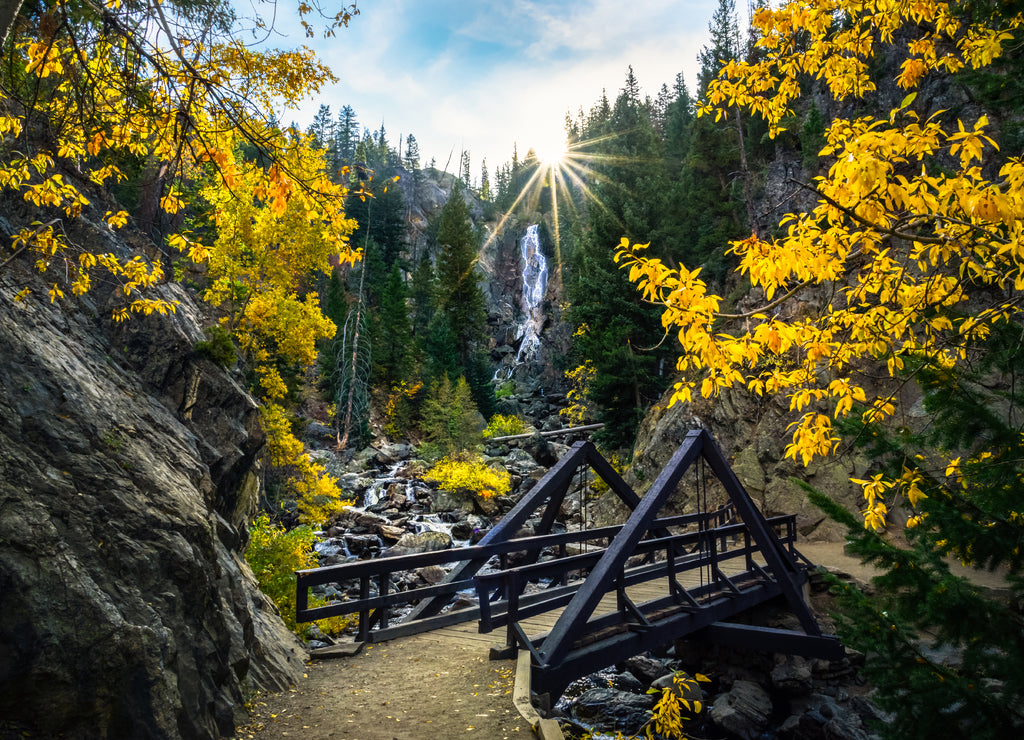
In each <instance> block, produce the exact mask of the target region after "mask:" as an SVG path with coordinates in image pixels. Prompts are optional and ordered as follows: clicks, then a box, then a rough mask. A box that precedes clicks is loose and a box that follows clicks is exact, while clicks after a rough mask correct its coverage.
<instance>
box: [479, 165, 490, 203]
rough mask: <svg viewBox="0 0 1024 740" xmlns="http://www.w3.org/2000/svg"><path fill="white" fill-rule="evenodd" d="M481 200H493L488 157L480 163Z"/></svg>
mask: <svg viewBox="0 0 1024 740" xmlns="http://www.w3.org/2000/svg"><path fill="white" fill-rule="evenodd" d="M480 199H481V200H490V199H491V177H490V175H489V174H488V172H487V157H484V158H483V159H482V160H481V161H480Z"/></svg>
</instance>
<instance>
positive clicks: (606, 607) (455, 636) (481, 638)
mask: <svg viewBox="0 0 1024 740" xmlns="http://www.w3.org/2000/svg"><path fill="white" fill-rule="evenodd" d="M754 562H755V563H757V564H758V565H762V566H763V565H764V559H763V558H760V557H755V558H754ZM722 570H723V572H724V573H725V574H726V575H729V576H731V575H736V574H738V573H742V572H743V570H744V568H743V563H742V561H739V560H734V561H727V562H726V563H723V568H722ZM676 580H677V581H678V582H679V585H680V586H683V587H684V588H687V589H690V588H695V587H697V586H700V585H702V581H701V577H700V574H699V573H698V572H696V571H685V572H683V573H679V574H678V575H677V576H676ZM704 582H707V576H706V574H705V581H704ZM626 595H627V596H629V598H630V599H631V600H632V601H633V602H634V603H637V604H639V603H643V602H645V601H650V600H652V599H657V598H661V597H662V596H667V595H668V582H667V580H665V579H659V580H655V581H646V582H644V583H638V584H636V585H634V586H629V587H628V588H627V589H626ZM563 611H564V608H562V609H552V610H551V611H548V612H545V613H543V614H539V615H537V616H535V617H529V618H528V619H524V620H521V621H520V622H519V624H520V625H521V626H522V628H523V631H524V632H525V633H526V634H527V635H529V636H530V637H537V636H539V635H543V634H546V633H548V632H550V631H551V628H552V627H554V625H555V622H557V621H558V617H559V616H561V614H562V612H563ZM615 611H617V605H616V597H615V593H614V592H612V593H609V594H607V595H606V596H605V597H604V598H603V599H601V603H600V605H599V606H598V608H597V609H596V610H595V612H594V616H595V617H599V616H601V615H604V614H609V613H612V612H615ZM431 634H432V635H434V636H435V637H437V638H439V639H442V640H447V641H450V642H451V643H452V644H459V645H465V644H467V643H476V644H480V645H486V646H488V647H503V646H504V644H505V630H504V629H503V628H502V629H496V630H494V631H493V632H489V633H481V632H480V631H479V630H478V629H477V622H476V620H472V621H469V622H462V623H461V624H455V625H450V626H448V627H441V628H439V629H435V630H433V631H432V632H431Z"/></svg>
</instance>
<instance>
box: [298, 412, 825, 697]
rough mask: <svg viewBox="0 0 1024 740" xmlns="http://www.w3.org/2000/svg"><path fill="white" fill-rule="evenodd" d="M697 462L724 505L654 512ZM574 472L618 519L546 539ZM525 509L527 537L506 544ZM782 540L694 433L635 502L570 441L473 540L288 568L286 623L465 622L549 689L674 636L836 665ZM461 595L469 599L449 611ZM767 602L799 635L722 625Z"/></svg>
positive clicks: (607, 468)
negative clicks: (401, 584)
mask: <svg viewBox="0 0 1024 740" xmlns="http://www.w3.org/2000/svg"><path fill="white" fill-rule="evenodd" d="M698 462H700V466H701V468H704V469H706V468H710V471H711V473H712V474H713V475H714V477H715V478H716V479H717V481H718V482H719V483H720V484H721V489H723V490H724V494H725V501H724V503H722V504H721V505H719V506H718V507H716V508H714V509H713V510H710V511H698V512H696V513H693V514H687V515H683V516H670V517H660V518H659V517H658V513H659V512H660V510H661V509H662V508H663V507H664V506H665V504H666V502H667V501H668V500H669V497H670V496H671V495H672V493H673V492H674V491H675V490H676V488H677V486H678V485H679V483H680V481H681V480H682V478H683V476H684V474H686V472H687V471H688V470H690V469H691V468H692V467H693V466H694V464H695V463H698ZM705 466H706V468H705ZM588 468H589V469H591V470H593V472H594V473H595V474H596V475H597V476H598V477H600V478H601V479H602V480H604V481H605V483H607V484H608V486H609V488H610V489H611V490H612V491H613V492H614V493H615V494H616V495H617V496H618V498H619V499H620V500H621V501H622V502H623V503H624V504H625V505H626V506H627V507H628V508H629V510H630V511H631V513H630V515H629V516H628V518H627V519H626V521H625V523H623V524H622V525H617V526H612V527H602V528H597V529H591V530H583V531H578V532H555V531H553V530H554V526H555V523H556V520H557V518H558V516H559V512H560V510H561V507H562V504H563V502H564V500H565V498H566V496H567V494H568V492H569V490H570V487H571V485H572V483H573V481H574V479H575V477H576V476H577V474H580V475H584V474H585V473H586V471H587V469H588ZM704 485H705V486H706V481H705V483H704ZM705 490H706V488H705ZM538 514H539V516H540V522H539V524H538V525H537V526H535V527H534V532H533V534H531V535H530V536H526V537H519V536H517V535H518V534H519V533H520V530H521V528H522V527H523V525H524V523H526V521H527V520H528V519H530V518H531V517H535V516H537V515H538ZM795 539H796V533H795V517H794V516H792V515H790V516H779V517H773V518H771V519H765V518H764V517H763V516H762V515H761V513H760V512H759V511H758V510H757V508H756V507H755V506H754V504H753V502H752V501H751V499H750V497H749V495H748V494H747V493H746V491H745V490H744V489H743V487H742V485H740V483H739V481H738V480H737V479H736V476H735V475H734V474H733V472H732V470H731V469H730V468H729V466H728V465H727V463H726V461H725V459H724V458H723V456H722V453H721V451H720V450H719V448H718V446H717V445H716V444H715V443H714V441H713V440H712V439H711V437H710V436H709V435H708V434H707V432H703V431H694V432H690V433H689V434H688V435H687V437H686V439H685V440H684V442H683V444H682V445H681V446H680V447H679V449H678V450H677V451H676V453H675V454H674V455H673V457H672V459H671V460H670V461H669V464H668V465H667V466H666V467H665V469H664V470H663V471H662V472H661V474H660V475H659V476H658V478H657V479H656V480H655V482H654V483H653V484H652V486H651V488H650V489H649V490H648V491H647V493H646V494H645V495H644V497H643V498H640V497H639V496H637V495H636V493H635V492H634V491H633V490H632V488H630V487H629V486H628V485H627V484H626V483H625V481H623V480H622V478H621V477H620V476H619V475H618V473H616V472H615V470H614V469H613V468H612V467H611V465H609V464H608V462H607V461H606V460H604V458H603V457H601V455H600V454H599V453H598V452H597V450H596V449H595V448H594V446H593V445H592V444H591V443H589V442H578V443H576V444H575V445H574V446H573V447H572V448H571V450H570V452H569V453H568V454H567V455H566V456H565V457H563V458H562V460H560V461H559V463H558V464H557V465H555V467H553V468H551V470H550V471H548V473H547V475H545V476H544V478H542V479H541V480H540V482H539V483H538V484H537V485H536V486H534V488H533V489H531V490H530V491H529V492H527V493H526V494H525V495H524V496H523V497H522V499H520V501H519V503H518V504H516V506H515V507H514V508H513V509H512V510H511V511H510V512H509V513H508V514H507V515H506V516H505V517H504V518H503V519H502V520H501V521H500V522H499V523H498V524H497V525H495V526H494V527H493V528H492V529H491V530H490V531H489V532H488V533H487V534H486V535H485V536H484V538H483V539H482V540H480V542H479V543H478V544H477V545H474V546H472V547H466V548H460V549H454V550H443V551H438V552H428V553H419V554H415V555H404V556H397V557H384V558H379V559H377V560H368V561H361V562H357V563H346V564H343V565H335V566H330V567H326V568H316V569H312V570H306V571H299V572H298V574H297V575H298V595H297V620H298V621H299V622H307V621H312V620H315V619H321V618H323V617H328V616H336V615H343V614H358V615H359V629H358V634H357V638H356V639H357V640H360V641H370V642H379V641H383V640H388V639H392V638H395V637H399V636H403V635H410V634H415V633H418V632H424V631H427V630H437V629H444V628H450V627H451V626H452V625H456V624H460V623H464V622H468V621H471V620H475V621H476V622H477V623H478V629H479V631H480V632H482V633H487V632H491V631H492V630H495V629H500V628H504V630H505V644H506V649H507V651H509V652H511V651H514V650H515V649H517V648H518V649H524V650H528V651H529V652H530V654H531V658H532V674H533V676H532V680H533V686H534V690H536V691H538V692H545V691H546V692H550V693H551V694H553V695H558V694H560V693H561V692H562V691H563V690H564V689H565V687H566V686H567V685H568V684H569V683H570V682H571V681H572V680H574V679H576V678H578V677H579V676H582V675H585V674H587V673H590V672H593V671H596V670H599V669H601V668H604V667H606V666H608V665H611V664H613V663H616V662H618V661H620V660H623V659H625V658H627V657H630V656H632V655H637V654H639V653H642V652H644V651H646V650H651V649H655V648H658V647H659V646H662V645H664V644H666V643H669V642H671V641H673V640H676V639H680V638H687V637H699V638H700V639H704V640H712V641H718V642H727V643H731V644H738V645H741V646H745V647H749V648H756V649H762V650H766V651H771V652H788V653H796V654H801V655H805V656H810V657H823V658H838V657H841V656H842V654H843V649H842V646H841V645H840V644H839V642H838V640H836V639H835V638H834V637H829V636H823V635H822V634H821V631H820V629H819V627H818V625H817V622H816V621H815V619H814V617H813V616H812V614H811V612H810V610H809V609H808V607H807V605H806V603H805V602H804V599H803V593H802V591H803V585H804V583H805V582H806V578H807V566H808V565H809V563H806V561H803V559H802V558H801V557H800V556H799V553H798V552H797V551H796V549H795V546H794V545H795ZM428 565H442V566H445V565H446V566H449V567H450V570H449V572H448V575H447V577H446V578H445V579H444V580H443V581H442V582H440V583H438V584H435V585H430V586H424V587H421V588H415V589H410V590H408V591H401V592H392V591H391V590H390V588H391V575H392V574H393V573H398V572H403V571H414V570H416V569H419V568H423V567H425V566H428ZM351 582H358V583H359V597H358V598H357V599H351V600H348V601H339V602H333V603H330V604H328V605H325V606H320V607H315V608H310V607H309V596H308V595H309V589H310V588H312V587H314V586H318V585H322V584H327V583H338V584H346V583H351ZM374 586H375V588H373V587H374ZM374 591H375V593H374ZM467 592H471V593H475V595H476V597H477V599H476V601H477V605H475V606H472V607H469V608H461V609H452V608H451V604H452V602H453V601H454V600H455V599H456V598H457V597H459V595H465V594H466V593H467ZM774 598H781V599H783V600H784V601H785V603H786V604H787V605H788V607H789V608H790V610H791V611H792V612H793V613H794V614H795V615H796V617H797V618H798V619H799V622H800V625H801V627H802V631H799V632H798V631H788V630H777V629H768V628H762V627H754V626H750V625H745V624H738V623H733V622H730V621H727V620H730V619H732V618H734V617H736V616H738V615H739V614H741V613H743V612H745V611H747V610H749V609H751V608H753V607H755V606H757V605H759V604H762V603H764V602H766V601H768V600H769V599H774ZM409 604H415V606H414V607H413V609H412V611H411V612H410V613H408V614H407V615H405V616H404V617H402V619H401V620H399V621H397V622H396V623H394V624H393V623H392V620H391V618H390V613H391V612H392V610H394V609H395V608H396V607H399V606H405V605H409ZM499 652H500V651H499Z"/></svg>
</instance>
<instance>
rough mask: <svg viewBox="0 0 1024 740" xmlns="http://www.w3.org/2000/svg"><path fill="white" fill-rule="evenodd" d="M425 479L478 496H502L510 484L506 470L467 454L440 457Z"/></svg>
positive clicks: (453, 489) (442, 486)
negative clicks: (491, 465) (497, 468)
mask: <svg viewBox="0 0 1024 740" xmlns="http://www.w3.org/2000/svg"><path fill="white" fill-rule="evenodd" d="M426 479H427V480H429V481H434V482H436V483H437V484H438V485H440V486H441V488H444V489H447V490H449V491H472V492H473V493H475V494H476V495H477V496H479V497H480V498H492V497H494V496H503V495H505V494H506V493H508V491H509V488H510V486H511V479H510V477H509V474H508V473H507V472H505V471H503V470H495V469H494V468H490V467H488V466H487V464H486V463H485V462H484V461H483V458H480V457H475V456H469V455H465V456H461V457H458V458H452V457H444V458H442V459H441V460H440V461H439V462H438V463H437V464H436V465H434V467H432V468H431V469H430V472H429V473H427V475H426Z"/></svg>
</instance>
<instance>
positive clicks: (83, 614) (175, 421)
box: [0, 211, 304, 738]
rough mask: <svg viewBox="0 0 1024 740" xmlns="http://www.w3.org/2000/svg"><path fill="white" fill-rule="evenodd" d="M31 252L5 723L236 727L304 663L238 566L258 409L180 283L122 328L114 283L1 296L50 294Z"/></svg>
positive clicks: (15, 386) (3, 585) (5, 399)
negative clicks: (208, 351)
mask: <svg viewBox="0 0 1024 740" xmlns="http://www.w3.org/2000/svg"><path fill="white" fill-rule="evenodd" d="M8 212H10V211H8ZM26 218H27V217H26ZM13 220H14V217H12V221H13ZM19 225H21V224H20V223H9V222H7V221H6V220H5V219H0V239H3V240H9V235H10V234H11V232H12V229H13V228H14V227H16V226H19ZM73 237H74V239H75V240H76V242H77V243H79V244H83V243H84V244H96V245H97V246H98V247H99V248H101V249H103V250H104V251H107V250H111V249H112V248H113V249H118V250H120V251H124V250H125V249H126V247H125V245H124V244H119V243H114V241H113V239H112V237H111V236H110V235H109V234H108V233H105V232H104V230H103V228H102V227H100V226H97V227H95V228H93V229H89V228H82V230H81V231H80V233H76V234H74V235H73ZM7 243H10V242H9V241H8V242H7ZM29 261H30V260H29V259H28V258H24V257H23V258H21V259H20V260H15V261H14V262H12V263H11V264H9V265H8V266H7V267H5V268H4V272H3V274H2V275H0V277H2V279H3V289H2V290H0V347H2V352H0V712H2V714H3V717H4V719H5V721H7V722H8V723H13V725H14V726H16V727H17V728H18V729H25V730H27V731H29V732H37V733H42V734H45V735H54V734H58V733H63V734H64V736H66V737H90V738H91V737H107V738H126V737H133V738H174V737H188V738H216V737H223V736H225V735H230V734H232V732H233V728H234V724H235V721H236V719H238V717H237V716H236V712H238V711H239V710H240V707H241V706H242V703H243V701H244V698H245V694H246V692H247V691H248V690H251V689H255V688H259V687H262V688H269V689H280V688H282V687H285V686H287V685H288V683H289V682H290V681H291V680H292V678H293V677H294V676H295V675H296V674H297V673H299V672H301V667H302V662H301V658H302V657H303V654H304V653H303V650H302V648H301V646H300V645H299V644H298V642H297V641H296V640H295V638H294V637H293V636H292V635H291V634H290V633H288V632H287V630H286V629H285V628H284V626H283V624H282V623H281V621H280V619H279V618H278V617H277V615H276V613H275V610H274V607H273V606H272V605H271V604H270V603H269V602H268V601H267V599H266V598H265V597H264V596H263V595H262V594H261V593H260V592H259V591H258V589H257V588H256V585H255V580H254V579H253V577H252V574H251V572H250V571H249V568H248V566H247V565H246V563H245V562H244V561H243V560H242V558H241V555H240V547H241V546H242V545H243V544H244V538H245V527H246V523H247V519H248V516H249V515H250V514H251V512H252V511H253V510H254V508H255V505H256V500H257V495H258V491H259V477H258V471H257V468H256V467H255V466H256V461H257V456H258V453H259V451H260V449H261V447H262V445H263V436H262V432H261V431H260V427H259V423H258V421H259V420H258V411H257V409H256V406H255V404H254V402H253V400H252V399H251V398H250V397H249V395H248V394H247V393H246V392H245V390H244V389H243V388H242V387H241V385H239V383H238V382H237V381H236V379H234V378H233V377H232V376H230V375H229V374H228V373H227V372H225V371H224V370H222V369H220V368H219V367H217V366H215V365H213V364H212V363H211V362H209V361H207V360H204V359H201V358H200V357H198V356H196V354H195V352H194V346H195V342H196V341H197V340H198V339H202V338H203V335H202V332H201V324H200V317H199V314H198V309H197V308H196V306H195V304H194V302H193V300H192V298H191V296H190V295H189V294H187V292H185V291H184V290H182V289H181V288H180V287H178V286H175V285H167V286H163V287H162V288H161V290H160V292H161V295H162V296H163V297H165V298H168V299H173V300H178V301H180V302H181V305H180V307H179V309H178V312H177V313H176V314H175V315H173V316H169V317H159V316H152V317H148V318H142V317H136V318H133V319H132V320H130V321H129V322H127V323H125V324H124V325H121V326H118V325H115V324H113V322H112V321H110V319H109V318H108V317H109V316H110V310H109V306H108V305H107V301H108V299H109V297H110V296H109V294H110V287H107V288H106V289H104V288H103V287H102V286H100V287H97V288H96V289H95V290H94V291H93V292H92V293H90V294H89V296H88V299H87V300H83V301H81V302H66V303H64V304H49V303H47V302H45V300H42V299H39V298H30V299H29V300H28V301H26V302H23V303H14V302H13V301H12V298H11V297H12V295H13V293H14V292H15V291H14V290H12V289H11V287H12V286H19V287H20V286H22V285H29V286H31V287H34V288H36V294H35V295H37V296H45V288H42V286H41V285H40V284H39V281H38V280H37V279H36V277H35V276H34V275H33V274H32V273H31V272H30V271H29V270H28V269H27V268H28V267H29V265H28V264H27V263H28V262H29Z"/></svg>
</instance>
